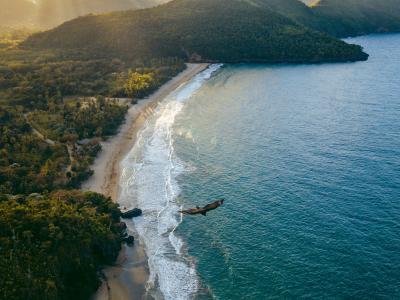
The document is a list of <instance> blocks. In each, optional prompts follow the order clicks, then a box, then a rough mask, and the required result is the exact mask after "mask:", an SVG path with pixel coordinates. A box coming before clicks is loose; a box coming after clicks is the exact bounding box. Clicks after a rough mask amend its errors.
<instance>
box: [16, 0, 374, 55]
mask: <svg viewBox="0 0 400 300" xmlns="http://www.w3.org/2000/svg"><path fill="white" fill-rule="evenodd" d="M262 2H263V1H262V0H255V1H239V0H218V1H215V0H175V1H172V2H170V3H168V4H165V5H162V6H158V7H156V8H151V9H145V10H138V11H126V12H119V13H111V14H106V15H100V16H86V17H81V18H78V19H75V20H73V21H70V22H67V23H65V24H63V25H61V26H59V27H57V28H55V29H53V30H50V31H47V32H43V33H38V34H35V35H33V36H32V37H31V38H29V39H28V40H27V41H26V42H25V43H24V44H23V46H24V47H26V48H35V49H46V48H47V49H80V50H84V51H86V52H90V53H92V55H100V56H105V57H107V56H110V55H112V56H115V55H117V56H119V57H122V58H124V59H126V58H129V59H131V58H136V59H138V58H140V59H148V58H151V57H153V58H154V57H158V58H161V57H179V58H182V59H185V60H187V61H199V62H200V61H206V62H217V61H222V62H250V61H251V62H324V61H356V60H364V59H366V58H367V55H366V54H365V53H363V52H362V49H361V47H359V46H355V45H348V44H346V43H344V42H342V41H340V40H337V39H335V38H333V37H330V36H328V35H327V34H325V33H320V32H316V31H313V30H310V29H307V28H306V27H304V26H302V25H299V24H298V23H296V22H295V21H294V20H292V19H290V18H288V17H285V16H283V14H280V13H277V12H275V11H274V9H273V8H272V7H273V6H274V5H277V1H273V3H272V1H271V2H270V1H268V2H270V4H268V5H266V4H264V3H262ZM292 2H294V3H295V4H299V5H301V8H302V9H306V6H305V5H304V4H302V3H300V2H295V1H292ZM272 4H273V5H272Z"/></svg>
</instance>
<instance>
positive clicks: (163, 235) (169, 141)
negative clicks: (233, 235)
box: [119, 65, 221, 300]
mask: <svg viewBox="0 0 400 300" xmlns="http://www.w3.org/2000/svg"><path fill="white" fill-rule="evenodd" d="M220 67H221V65H212V66H210V67H209V68H208V69H207V70H205V71H203V72H202V73H200V74H198V75H197V76H196V77H194V78H193V79H192V80H191V81H190V82H188V83H186V84H185V85H183V86H181V87H180V88H178V89H177V90H176V91H175V92H173V93H172V94H171V95H169V96H168V97H167V98H166V99H165V100H164V101H163V102H162V103H161V104H160V105H159V106H158V107H157V109H156V111H155V112H154V115H153V116H152V117H151V118H149V119H148V120H147V122H146V124H145V126H143V128H142V130H141V131H140V133H139V135H138V139H137V142H136V144H135V146H134V147H133V148H132V150H131V151H130V153H129V154H128V155H127V157H126V158H125V159H124V160H123V161H122V163H121V167H122V175H121V178H120V185H121V196H120V199H119V202H120V204H121V205H123V206H126V207H140V208H141V209H142V210H143V217H140V218H137V219H134V220H133V221H134V223H133V224H134V226H135V229H136V231H137V232H138V234H139V235H140V237H141V239H142V240H143V242H144V244H145V248H146V253H147V256H148V258H149V269H150V279H149V286H150V287H151V288H159V289H160V291H161V293H162V295H163V297H164V298H165V299H174V300H179V299H188V298H191V295H193V294H194V293H195V292H196V291H197V289H198V279H197V275H196V271H195V269H194V266H192V265H191V264H190V263H189V261H188V260H187V259H185V257H183V256H182V253H181V249H182V245H183V242H182V240H181V239H180V238H179V237H177V236H176V235H175V233H174V231H175V229H176V228H177V227H178V225H179V224H180V222H181V219H180V216H179V214H178V213H177V212H178V211H179V206H178V204H177V203H176V197H177V196H178V194H179V192H180V190H179V186H178V184H177V182H176V177H177V176H178V175H179V174H181V173H182V172H184V170H185V167H184V165H183V163H182V162H181V161H180V160H179V158H178V157H176V155H175V153H174V146H173V138H172V130H173V125H174V122H175V118H176V116H177V115H178V114H179V113H180V112H181V111H182V108H183V107H184V104H185V101H186V100H187V99H189V98H190V97H191V96H192V95H193V93H195V92H196V91H197V90H198V89H199V88H200V87H201V86H202V84H203V83H204V81H206V80H207V79H209V78H210V77H211V75H212V73H213V72H215V71H216V70H218V69H219V68H220Z"/></svg>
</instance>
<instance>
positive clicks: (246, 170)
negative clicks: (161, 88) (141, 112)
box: [120, 34, 400, 299]
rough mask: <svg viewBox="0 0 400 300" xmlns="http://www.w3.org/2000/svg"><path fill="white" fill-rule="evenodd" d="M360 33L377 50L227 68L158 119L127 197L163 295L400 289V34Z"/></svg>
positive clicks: (195, 83) (168, 104) (129, 162)
mask: <svg viewBox="0 0 400 300" xmlns="http://www.w3.org/2000/svg"><path fill="white" fill-rule="evenodd" d="M348 41H349V42H354V43H357V44H361V45H363V46H364V48H365V50H366V51H367V52H368V53H369V54H370V55H371V56H370V59H369V60H368V61H367V62H358V63H347V64H345V63H343V64H342V63H340V64H322V65H299V66H293V65H276V66H267V65H224V66H222V67H221V66H216V65H213V66H212V67H211V69H209V70H207V71H205V72H203V73H202V74H200V75H199V76H197V77H196V78H195V79H193V80H192V81H191V82H189V83H188V84H186V85H185V86H183V87H181V88H180V89H178V90H177V91H176V92H175V93H174V94H171V95H170V96H169V97H168V98H167V99H166V100H165V101H164V102H163V103H162V104H161V105H160V106H159V107H158V109H157V111H156V112H155V114H154V116H153V117H152V118H150V119H149V120H148V122H147V124H146V126H145V127H144V129H143V130H142V131H141V133H140V138H139V142H138V143H137V144H136V145H135V147H134V148H133V149H132V151H131V153H130V154H129V155H128V156H127V158H126V159H125V161H124V162H123V166H124V174H123V176H122V179H121V185H122V195H121V199H120V201H121V203H123V204H126V205H129V206H139V207H141V208H142V209H143V210H144V216H143V217H142V218H139V219H136V220H135V221H134V226H135V228H136V230H137V231H138V234H139V235H140V238H141V239H142V240H143V241H144V243H145V245H146V250H147V253H148V256H149V266H150V272H151V280H150V283H149V289H150V290H152V291H153V292H152V293H153V295H155V296H156V297H159V298H165V299H190V298H197V299H208V298H214V299H281V298H300V297H301V298H320V299H324V298H330V299H332V298H357V299H398V298H399V297H400V35H398V34H397V35H396V34H393V35H373V36H366V37H360V38H355V39H350V40H348ZM218 198H225V205H224V206H223V207H221V208H219V209H217V210H215V211H212V212H210V213H208V214H207V216H206V217H204V216H201V215H200V216H184V217H183V219H181V216H180V215H179V213H178V210H179V209H180V207H182V206H183V207H184V208H190V207H195V206H197V205H199V206H203V205H206V204H207V203H209V202H213V201H214V200H216V199H218Z"/></svg>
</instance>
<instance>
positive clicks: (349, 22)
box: [312, 0, 400, 37]
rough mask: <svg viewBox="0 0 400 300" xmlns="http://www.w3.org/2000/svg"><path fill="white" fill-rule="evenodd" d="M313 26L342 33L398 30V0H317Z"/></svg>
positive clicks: (399, 18) (399, 27) (332, 32)
mask: <svg viewBox="0 0 400 300" xmlns="http://www.w3.org/2000/svg"><path fill="white" fill-rule="evenodd" d="M312 11H313V12H314V14H315V16H316V17H317V18H318V20H319V21H318V23H317V24H316V26H314V27H315V28H316V29H318V30H321V31H325V32H327V33H329V34H332V35H335V36H340V37H345V36H355V35H362V34H368V33H378V32H399V31H400V0H380V1H375V0H346V1H343V0H319V1H318V2H316V3H315V4H314V5H313V7H312Z"/></svg>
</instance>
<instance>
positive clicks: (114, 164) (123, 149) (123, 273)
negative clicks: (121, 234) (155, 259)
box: [82, 64, 208, 300]
mask: <svg viewBox="0 0 400 300" xmlns="http://www.w3.org/2000/svg"><path fill="white" fill-rule="evenodd" d="M207 67H208V64H187V68H186V69H185V70H184V71H183V72H181V73H180V74H178V75H177V76H175V77H174V78H173V79H171V80H170V81H169V82H167V83H166V84H164V85H163V86H161V87H160V88H159V89H158V90H157V91H156V92H155V93H154V94H152V95H151V96H150V97H148V98H146V99H143V100H140V101H139V103H138V104H135V105H132V106H131V107H130V108H129V110H128V113H127V116H126V121H125V123H124V124H123V125H122V126H121V128H120V131H119V132H118V134H117V135H115V136H114V137H112V138H110V139H109V140H107V141H105V142H103V143H102V149H103V150H102V151H101V152H100V154H99V156H98V157H97V158H96V160H95V162H94V164H93V166H92V169H93V171H94V175H93V176H92V177H91V178H90V179H89V180H87V181H86V182H85V183H84V184H83V185H82V188H83V189H84V190H91V191H95V192H98V193H102V194H104V195H106V196H109V197H111V198H112V200H113V201H115V202H117V201H118V190H119V177H120V167H119V165H120V162H121V160H122V159H123V158H124V157H125V156H126V155H127V154H128V152H129V150H130V149H132V147H133V145H134V144H135V141H136V137H137V133H138V132H139V130H140V128H141V127H142V125H143V124H144V122H145V121H146V119H147V117H148V116H150V115H151V114H152V113H153V111H154V109H155V108H156V107H157V105H158V103H159V102H160V101H162V100H163V99H164V98H165V97H167V96H168V95H169V94H170V93H172V92H173V91H174V90H176V89H177V88H178V87H179V86H181V85H182V84H184V83H185V82H187V81H189V80H190V79H192V78H193V77H194V76H195V75H197V74H198V73H200V72H201V71H203V70H204V69H206V68H207ZM131 234H133V235H134V236H135V237H136V236H137V235H136V234H135V233H134V232H133V233H131ZM104 276H105V278H104V280H103V284H102V285H101V287H100V288H99V290H98V291H97V293H96V294H95V295H94V297H93V299H96V300H110V299H113V300H123V299H124V300H125V299H152V298H151V296H149V295H147V294H146V283H147V280H148V276H149V271H148V265H147V257H146V253H145V250H144V246H143V244H142V243H141V241H140V240H139V239H136V240H135V245H134V247H127V246H126V245H124V246H123V248H122V250H121V253H120V255H119V257H118V260H117V262H116V264H115V265H114V266H111V267H108V268H106V269H105V270H104Z"/></svg>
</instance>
